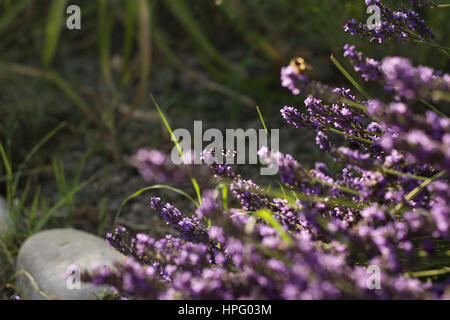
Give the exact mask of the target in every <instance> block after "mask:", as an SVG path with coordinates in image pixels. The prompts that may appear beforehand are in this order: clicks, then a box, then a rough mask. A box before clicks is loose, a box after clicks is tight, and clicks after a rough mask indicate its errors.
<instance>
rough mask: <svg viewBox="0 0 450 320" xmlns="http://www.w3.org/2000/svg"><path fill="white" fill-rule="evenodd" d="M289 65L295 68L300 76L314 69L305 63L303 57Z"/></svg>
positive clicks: (293, 60)
mask: <svg viewBox="0 0 450 320" xmlns="http://www.w3.org/2000/svg"><path fill="white" fill-rule="evenodd" d="M289 65H290V66H291V67H293V68H295V70H297V73H299V74H302V73H304V72H305V71H306V70H311V69H312V67H311V65H309V64H307V63H306V62H305V59H303V58H302V57H296V58H293V59H292V60H291V62H290V63H289Z"/></svg>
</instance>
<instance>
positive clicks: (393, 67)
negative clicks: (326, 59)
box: [344, 44, 450, 101]
mask: <svg viewBox="0 0 450 320" xmlns="http://www.w3.org/2000/svg"><path fill="white" fill-rule="evenodd" d="M344 57H348V58H349V59H350V61H351V63H352V65H353V68H354V69H355V71H357V72H359V73H361V76H362V77H363V79H364V80H365V81H371V80H373V81H380V82H381V83H382V84H384V86H385V88H386V89H387V90H389V91H392V92H394V93H395V96H396V98H397V99H401V98H405V99H408V100H412V99H418V98H421V99H426V100H430V101H441V100H449V98H448V96H446V94H445V93H446V92H448V91H450V75H449V74H447V73H445V74H442V73H441V72H440V71H436V70H434V69H433V68H430V67H426V66H417V67H414V66H413V65H412V63H411V61H410V60H409V59H407V58H403V57H386V58H384V59H383V60H382V61H381V62H380V61H377V60H374V59H372V58H367V57H364V55H363V54H362V53H361V52H358V51H356V50H355V46H350V45H348V44H346V45H345V46H344Z"/></svg>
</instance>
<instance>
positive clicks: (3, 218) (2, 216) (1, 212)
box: [0, 197, 11, 237]
mask: <svg viewBox="0 0 450 320" xmlns="http://www.w3.org/2000/svg"><path fill="white" fill-rule="evenodd" d="M10 227H11V218H10V217H9V213H8V207H7V204H6V201H5V200H4V199H3V198H2V197H0V237H1V236H2V234H3V233H5V232H7V231H8V230H10Z"/></svg>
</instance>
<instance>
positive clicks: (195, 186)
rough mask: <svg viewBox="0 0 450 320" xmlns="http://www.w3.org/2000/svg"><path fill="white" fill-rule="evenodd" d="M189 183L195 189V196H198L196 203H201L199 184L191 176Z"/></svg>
mask: <svg viewBox="0 0 450 320" xmlns="http://www.w3.org/2000/svg"><path fill="white" fill-rule="evenodd" d="M191 183H192V186H193V187H194V189H195V193H196V194H197V198H198V203H199V204H200V205H201V204H202V194H201V192H200V186H199V185H198V182H197V180H196V179H195V178H192V177H191Z"/></svg>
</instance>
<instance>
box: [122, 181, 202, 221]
mask: <svg viewBox="0 0 450 320" xmlns="http://www.w3.org/2000/svg"><path fill="white" fill-rule="evenodd" d="M158 189H167V190H170V191H173V192H176V193H178V194H181V195H182V196H184V197H186V198H187V199H189V200H191V202H192V203H193V204H195V206H196V207H199V204H198V202H197V201H195V200H194V199H193V198H192V197H191V196H190V195H189V194H187V193H186V192H184V191H183V190H181V189H178V188H174V187H171V186H168V185H165V184H156V185H153V186H149V187H145V188H142V189H139V190H138V191H136V192H135V193H133V194H132V195H130V196H128V197H127V198H126V199H125V200H124V201H123V202H122V204H121V205H120V207H119V210H117V213H116V216H115V217H114V227H115V226H116V224H117V219H119V216H120V213H121V212H122V208H123V207H124V206H125V205H126V204H127V203H128V201H130V200H132V199H134V198H136V197H138V196H140V195H141V194H142V193H144V192H146V191H150V190H158Z"/></svg>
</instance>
